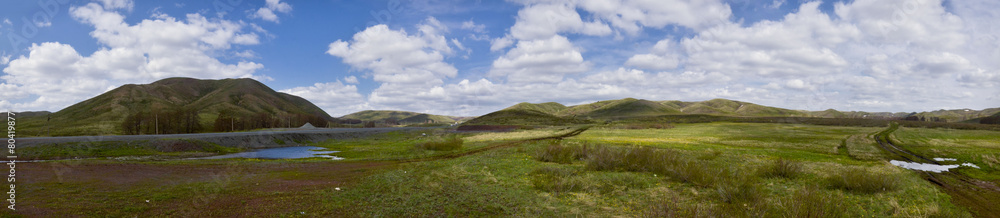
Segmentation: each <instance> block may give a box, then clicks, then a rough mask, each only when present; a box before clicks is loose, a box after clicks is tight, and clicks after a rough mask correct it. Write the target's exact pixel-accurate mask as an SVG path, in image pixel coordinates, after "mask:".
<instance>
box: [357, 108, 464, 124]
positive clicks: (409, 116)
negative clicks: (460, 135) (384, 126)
mask: <svg viewBox="0 0 1000 218" xmlns="http://www.w3.org/2000/svg"><path fill="white" fill-rule="evenodd" d="M340 118H341V119H345V120H360V121H375V122H387V121H389V122H396V123H400V124H412V123H454V122H455V121H458V120H459V118H458V117H449V116H442V115H433V114H424V113H417V112H409V111H391V110H366V111H359V112H355V113H352V114H348V115H344V116H342V117H340Z"/></svg>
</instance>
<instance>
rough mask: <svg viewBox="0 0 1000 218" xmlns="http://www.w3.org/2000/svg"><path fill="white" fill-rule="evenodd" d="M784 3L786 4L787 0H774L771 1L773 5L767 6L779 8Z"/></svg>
mask: <svg viewBox="0 0 1000 218" xmlns="http://www.w3.org/2000/svg"><path fill="white" fill-rule="evenodd" d="M784 4H785V0H774V2H771V5H768V6H767V7H769V8H772V9H777V8H781V5H784Z"/></svg>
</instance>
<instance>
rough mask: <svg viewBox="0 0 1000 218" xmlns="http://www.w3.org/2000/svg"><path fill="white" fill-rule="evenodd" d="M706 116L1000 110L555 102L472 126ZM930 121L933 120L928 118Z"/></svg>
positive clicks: (881, 115) (954, 117)
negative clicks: (911, 109)
mask: <svg viewBox="0 0 1000 218" xmlns="http://www.w3.org/2000/svg"><path fill="white" fill-rule="evenodd" d="M684 114H705V115H716V116H737V117H823V118H871V119H901V118H905V117H907V116H926V117H938V118H942V119H946V120H947V121H949V122H957V121H961V120H963V119H959V118H967V117H968V118H972V117H975V118H981V117H987V116H990V115H991V114H1000V108H990V109H985V110H981V111H976V110H964V109H963V110H939V111H932V112H923V113H904V112H897V113H890V112H863V111H849V112H842V111H837V110H834V109H828V110H825V111H799V110H791V109H784V108H777V107H768V106H763V105H758V104H754V103H749V102H742V101H734V100H728V99H712V100H707V101H698V102H685V101H675V100H674V101H648V100H643V99H634V98H625V99H617V100H606V101H598V102H594V103H590V104H581V105H573V106H564V105H562V104H559V103H555V102H548V103H541V104H532V103H519V104H516V105H514V106H510V107H507V108H505V109H503V110H500V111H497V112H494V113H490V114H487V115H483V116H481V117H479V118H477V119H475V120H473V121H475V122H472V121H470V122H469V124H489V125H546V124H544V123H576V122H574V121H568V120H560V119H583V120H591V119H593V120H617V119H624V118H633V117H649V116H660V115H684ZM928 120H930V119H928ZM965 120H966V121H965V122H976V123H978V122H979V119H965Z"/></svg>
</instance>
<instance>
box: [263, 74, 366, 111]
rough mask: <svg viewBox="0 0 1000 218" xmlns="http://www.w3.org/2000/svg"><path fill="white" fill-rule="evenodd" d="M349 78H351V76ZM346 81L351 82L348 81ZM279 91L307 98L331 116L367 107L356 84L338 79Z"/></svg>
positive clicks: (355, 81)
mask: <svg viewBox="0 0 1000 218" xmlns="http://www.w3.org/2000/svg"><path fill="white" fill-rule="evenodd" d="M350 78H353V76H352V77H350ZM348 83H351V82H350V81H348ZM354 83H357V78H354ZM279 92H284V93H288V94H292V95H296V96H299V97H302V98H305V99H308V100H309V101H311V102H313V103H314V104H316V106H318V107H320V108H322V109H323V110H324V111H326V113H328V114H330V115H331V116H343V115H347V114H350V113H354V112H356V111H360V110H365V109H369V108H368V107H367V105H366V104H365V100H364V97H363V96H361V94H359V93H358V88H357V87H356V86H354V85H345V84H343V83H341V82H340V81H336V82H330V83H316V84H313V85H312V86H307V87H296V88H291V89H285V90H280V91H279Z"/></svg>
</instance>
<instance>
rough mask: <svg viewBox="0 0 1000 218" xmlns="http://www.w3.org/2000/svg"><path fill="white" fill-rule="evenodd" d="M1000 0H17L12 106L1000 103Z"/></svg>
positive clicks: (461, 108)
mask: <svg viewBox="0 0 1000 218" xmlns="http://www.w3.org/2000/svg"><path fill="white" fill-rule="evenodd" d="M997 9H1000V4H998V3H995V2H992V1H985V0H984V1H941V0H904V1H894V2H888V3H887V2H884V1H873V0H855V1H794V0H777V1H749V0H729V1H713V0H707V1H704V0H698V1H693V0H660V1H647V0H510V1H457V0H424V1H394V0H386V1H338V0H334V1H287V0H268V1H265V0H259V1H257V0H217V1H135V2H133V1H129V0H99V1H71V0H42V1H12V2H7V3H5V7H3V8H0V41H2V42H0V69H2V71H3V74H2V76H0V91H2V93H3V98H2V99H0V107H4V108H9V109H13V110H15V111H26V110H49V111H57V110H60V109H62V108H65V107H67V106H69V105H72V104H73V103H76V102H79V101H82V100H86V99H87V98H90V97H93V96H96V95H98V94H100V93H103V92H105V91H108V90H110V89H113V88H115V87H118V86H121V85H124V84H142V83H150V82H153V81H156V80H159V79H163V78H167V77H176V76H184V77H194V78H202V79H221V78H245V77H246V78H254V79H257V80H259V81H262V82H264V83H265V84H267V85H268V86H270V87H271V88H273V89H275V90H279V91H282V92H287V93H291V94H295V95H299V96H302V97H305V98H306V99H308V100H310V101H312V102H313V103H315V104H317V105H318V106H320V107H321V108H323V109H325V110H326V111H327V112H328V113H330V114H331V115H334V116H340V115H344V114H348V113H352V112H355V111H360V110H368V109H376V110H382V109H384V110H408V111H417V112H428V113H435V114H447V115H481V114H484V113H488V112H491V111H494V110H498V109H501V108H504V107H507V106H510V105H513V104H516V103H518V102H525V101H527V102H536V103H537V102H548V101H555V102H560V103H563V104H567V105H573V104H581V103H589V102H594V101H598V100H608V99H618V98H625V97H634V98H644V99H650V100H687V101H700V100H708V99H712V98H727V99H733V100H740V101H748V102H754V103H758V104H764V105H769V106H778V107H784V108H792V109H803V110H825V109H827V108H834V109H838V110H848V111H849V110H865V111H906V112H909V111H927V110H937V109H957V108H973V109H982V108H987V107H997V106H1000V99H998V97H997V96H1000V87H998V86H1000V61H997V60H1000V40H998V39H1000V38H998V35H1000V34H998V33H1000V27H998V26H997V24H995V23H993V22H991V21H994V20H998V18H1000V16H998V13H997V12H994V11H997Z"/></svg>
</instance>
